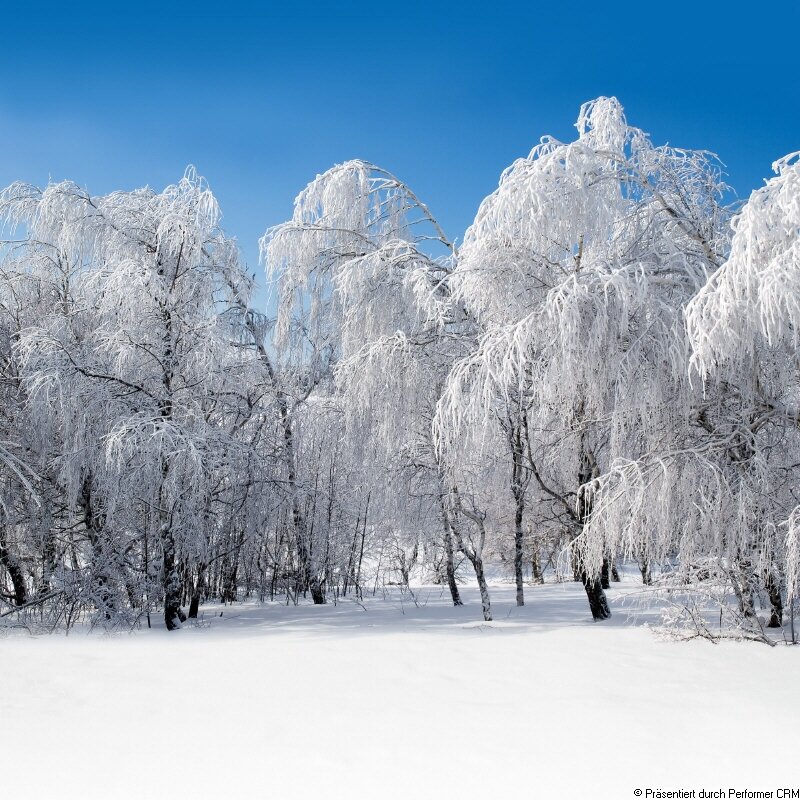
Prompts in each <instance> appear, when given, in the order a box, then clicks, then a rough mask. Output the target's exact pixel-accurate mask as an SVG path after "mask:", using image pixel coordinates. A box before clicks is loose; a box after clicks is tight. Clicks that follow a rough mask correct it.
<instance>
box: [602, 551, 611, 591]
mask: <svg viewBox="0 0 800 800" xmlns="http://www.w3.org/2000/svg"><path fill="white" fill-rule="evenodd" d="M609 567H610V565H609V563H608V559H607V558H604V559H603V566H602V567H601V568H600V587H601V588H602V589H610V588H611V581H610V580H609V577H608V576H609Z"/></svg>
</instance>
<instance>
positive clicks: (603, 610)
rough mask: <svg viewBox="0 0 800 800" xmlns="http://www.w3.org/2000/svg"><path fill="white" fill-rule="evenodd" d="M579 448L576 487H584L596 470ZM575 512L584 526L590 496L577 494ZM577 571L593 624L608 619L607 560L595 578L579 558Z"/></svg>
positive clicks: (589, 507)
mask: <svg viewBox="0 0 800 800" xmlns="http://www.w3.org/2000/svg"><path fill="white" fill-rule="evenodd" d="M581 447H582V449H583V452H582V457H581V467H580V470H579V472H578V485H579V486H584V485H585V484H587V483H589V481H591V480H592V479H594V478H596V477H597V473H598V468H597V464H596V462H595V460H594V456H593V455H592V454H591V452H590V451H589V450H588V449H587V448H586V447H585V446H584V445H583V444H582V445H581ZM577 511H578V520H579V522H580V524H581V525H584V524H585V523H586V522H587V521H588V520H589V517H590V516H591V513H592V502H591V495H588V496H587V494H586V492H585V491H584V492H579V495H578V508H577ZM574 566H575V562H574V561H573V568H574ZM578 569H579V572H580V578H581V582H582V583H583V588H584V589H585V590H586V597H587V598H588V599H589V610H590V611H591V612H592V619H593V620H594V621H595V622H600V621H601V620H604V619H608V618H609V617H610V616H611V609H610V608H609V607H608V599H607V598H606V593H605V592H604V591H603V577H604V574H605V584H606V588H608V559H607V558H604V559H603V565H602V568H601V573H600V575H599V576H597V577H590V576H589V574H588V573H587V571H586V566H585V564H584V563H583V559H581V558H580V556H578Z"/></svg>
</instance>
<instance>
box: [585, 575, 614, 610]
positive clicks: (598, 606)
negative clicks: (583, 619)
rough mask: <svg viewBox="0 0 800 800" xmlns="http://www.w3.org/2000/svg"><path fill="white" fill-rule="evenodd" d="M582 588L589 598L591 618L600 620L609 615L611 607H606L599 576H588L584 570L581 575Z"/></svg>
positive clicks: (604, 594)
mask: <svg viewBox="0 0 800 800" xmlns="http://www.w3.org/2000/svg"><path fill="white" fill-rule="evenodd" d="M582 581H583V588H584V589H585V590H586V597H587V598H588V599H589V610H590V611H591V612H592V619H594V621H595V622H600V621H602V620H604V619H608V618H609V617H610V616H611V609H610V608H609V607H608V599H607V598H606V593H605V592H604V591H603V587H602V585H601V583H600V579H599V578H590V577H589V576H588V575H587V574H586V573H585V572H584V573H583V575H582Z"/></svg>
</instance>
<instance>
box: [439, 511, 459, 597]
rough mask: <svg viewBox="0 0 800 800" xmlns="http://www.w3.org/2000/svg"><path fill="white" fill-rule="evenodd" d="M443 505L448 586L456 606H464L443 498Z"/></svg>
mask: <svg viewBox="0 0 800 800" xmlns="http://www.w3.org/2000/svg"><path fill="white" fill-rule="evenodd" d="M441 504H442V520H443V522H444V552H445V569H446V571H447V585H448V586H449V587H450V597H451V598H452V600H453V605H454V606H463V605H464V603H463V602H462V601H461V594H460V593H459V591H458V584H457V583H456V565H455V548H454V546H453V530H452V528H451V527H450V518H449V517H448V516H447V508H446V507H445V504H444V498H441Z"/></svg>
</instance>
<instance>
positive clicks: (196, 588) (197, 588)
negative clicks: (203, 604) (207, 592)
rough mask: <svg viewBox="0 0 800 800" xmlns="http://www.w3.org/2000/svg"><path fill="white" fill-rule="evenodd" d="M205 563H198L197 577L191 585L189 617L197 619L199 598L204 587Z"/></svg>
mask: <svg viewBox="0 0 800 800" xmlns="http://www.w3.org/2000/svg"><path fill="white" fill-rule="evenodd" d="M205 580H206V565H205V564H200V565H199V566H198V567H197V579H196V580H195V582H194V585H193V586H192V596H191V599H190V601H189V619H197V615H198V613H199V611H200V599H201V597H202V594H203V589H204V588H205Z"/></svg>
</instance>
